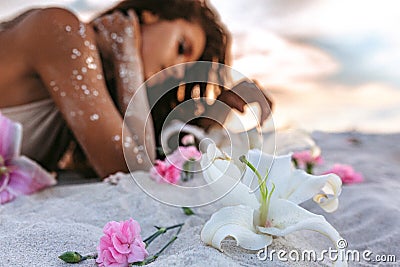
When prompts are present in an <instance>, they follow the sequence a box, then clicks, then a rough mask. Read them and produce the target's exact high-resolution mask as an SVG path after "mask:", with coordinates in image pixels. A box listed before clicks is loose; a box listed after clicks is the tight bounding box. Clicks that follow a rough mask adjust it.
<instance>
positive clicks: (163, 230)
mask: <svg viewBox="0 0 400 267" xmlns="http://www.w3.org/2000/svg"><path fill="white" fill-rule="evenodd" d="M182 226H183V223H180V224H176V225H173V226H169V227H159V226H155V228H157V232H155V233H154V234H152V235H151V236H149V237H147V238H146V239H145V240H143V242H144V243H145V244H146V248H147V247H148V246H149V245H150V243H151V242H153V241H154V240H155V239H156V238H157V237H159V236H160V235H162V234H164V233H166V232H167V231H168V230H171V229H175V228H178V227H182Z"/></svg>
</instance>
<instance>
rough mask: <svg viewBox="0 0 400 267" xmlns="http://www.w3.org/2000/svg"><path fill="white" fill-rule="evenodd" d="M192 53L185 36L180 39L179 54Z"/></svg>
mask: <svg viewBox="0 0 400 267" xmlns="http://www.w3.org/2000/svg"><path fill="white" fill-rule="evenodd" d="M191 53H192V48H191V46H190V45H189V44H188V42H187V41H186V40H185V38H182V39H180V40H179V42H178V55H184V56H189V55H190V54H191Z"/></svg>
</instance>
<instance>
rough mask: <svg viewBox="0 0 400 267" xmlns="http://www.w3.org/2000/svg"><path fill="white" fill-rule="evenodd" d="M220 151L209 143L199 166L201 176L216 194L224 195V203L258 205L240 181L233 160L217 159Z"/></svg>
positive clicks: (238, 171)
mask: <svg viewBox="0 0 400 267" xmlns="http://www.w3.org/2000/svg"><path fill="white" fill-rule="evenodd" d="M222 156H223V154H222V153H221V151H220V150H219V149H218V148H216V147H215V145H214V144H210V145H209V146H208V148H207V154H203V157H202V159H201V162H200V164H201V166H202V169H203V177H204V179H205V180H206V182H207V183H208V184H210V187H211V188H212V190H213V191H214V193H215V194H216V195H217V196H224V197H223V198H222V199H221V202H222V203H223V204H224V205H229V206H233V205H241V204H242V205H246V206H250V207H252V208H254V209H258V208H259V206H260V203H259V201H258V200H257V198H256V196H255V194H253V193H251V190H250V188H248V187H247V186H246V185H244V184H243V183H241V182H240V177H241V172H240V170H239V169H238V168H237V167H236V165H235V164H234V163H233V161H229V160H222V159H218V157H222Z"/></svg>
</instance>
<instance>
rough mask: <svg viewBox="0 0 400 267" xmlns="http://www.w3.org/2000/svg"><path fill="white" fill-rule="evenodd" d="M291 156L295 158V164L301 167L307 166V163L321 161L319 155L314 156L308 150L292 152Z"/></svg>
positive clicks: (318, 162) (316, 163)
mask: <svg viewBox="0 0 400 267" xmlns="http://www.w3.org/2000/svg"><path fill="white" fill-rule="evenodd" d="M292 158H293V159H294V160H296V162H297V165H298V166H299V167H300V168H302V169H304V168H305V167H307V164H312V165H319V164H322V162H323V160H322V157H321V156H320V155H318V156H314V155H312V154H311V151H310V150H304V151H298V152H294V153H293V155H292Z"/></svg>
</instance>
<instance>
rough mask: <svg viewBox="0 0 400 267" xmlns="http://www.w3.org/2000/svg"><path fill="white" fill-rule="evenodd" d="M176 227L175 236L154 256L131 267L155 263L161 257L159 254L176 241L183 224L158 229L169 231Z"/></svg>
mask: <svg viewBox="0 0 400 267" xmlns="http://www.w3.org/2000/svg"><path fill="white" fill-rule="evenodd" d="M178 227H179V229H178V231H177V232H176V234H175V235H174V236H173V237H172V238H171V239H170V240H169V241H168V243H167V244H165V245H164V246H163V247H162V248H161V249H160V250H159V251H158V252H157V253H156V254H154V255H153V256H151V257H149V258H147V259H145V260H143V261H139V262H134V263H132V264H131V266H134V265H139V266H143V265H147V264H149V263H151V262H153V261H155V260H156V259H157V258H158V257H159V256H160V255H161V253H163V252H164V250H166V249H167V248H168V247H169V246H170V245H171V244H172V243H174V242H175V240H176V239H178V235H179V233H180V232H181V230H182V227H183V223H181V224H177V225H174V226H170V227H167V228H160V229H168V230H171V229H174V228H178Z"/></svg>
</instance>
